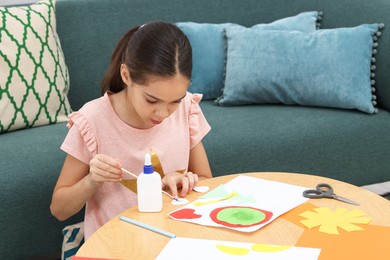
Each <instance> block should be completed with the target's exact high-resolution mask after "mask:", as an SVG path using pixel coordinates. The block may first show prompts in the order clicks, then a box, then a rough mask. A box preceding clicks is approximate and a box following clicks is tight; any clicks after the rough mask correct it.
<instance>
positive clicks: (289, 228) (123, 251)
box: [77, 172, 390, 259]
mask: <svg viewBox="0 0 390 260" xmlns="http://www.w3.org/2000/svg"><path fill="white" fill-rule="evenodd" d="M241 175H246V176H252V177H257V178H262V179H265V180H273V181H280V182H284V183H289V184H294V185H300V186H305V187H312V188H314V187H315V186H316V185H317V184H318V183H321V182H326V183H329V184H331V185H332V186H333V188H334V189H335V191H336V193H337V194H338V195H340V196H343V197H346V198H348V199H351V200H353V201H356V202H358V203H360V206H354V205H350V204H347V203H343V202H340V201H337V200H334V199H312V200H310V202H311V203H312V204H314V205H316V206H319V207H328V208H330V209H332V210H334V209H336V208H337V207H343V208H347V209H359V210H362V211H363V212H364V213H366V214H367V215H368V216H371V217H373V220H372V222H371V223H370V224H373V225H380V226H390V217H389V216H390V201H388V200H386V199H384V198H382V197H380V196H378V195H376V194H374V193H372V192H369V191H367V190H364V189H362V188H359V187H357V186H354V185H351V184H347V183H345V182H341V181H337V180H334V179H329V178H324V177H319V176H314V175H306V174H296V173H282V172H256V173H245V174H241ZM237 176H238V175H237V174H234V175H226V176H222V177H216V178H212V179H208V180H204V181H201V182H200V183H199V185H207V186H209V187H210V190H211V189H213V188H215V187H217V186H218V185H220V184H224V183H226V182H228V181H229V180H231V179H233V178H234V177H237ZM201 195H202V194H201V193H196V192H192V193H190V194H189V195H187V197H186V198H187V199H188V200H189V201H194V200H196V199H197V198H198V197H199V196H201ZM163 200H164V201H163V203H164V206H163V211H162V212H159V213H140V212H138V209H137V207H133V208H130V209H128V210H126V211H124V212H123V213H121V214H119V215H122V216H126V217H129V218H132V219H135V220H138V221H140V222H143V223H146V224H149V225H152V226H155V227H158V228H161V229H163V230H166V231H169V232H171V233H174V234H176V236H178V237H189V238H201V239H214V240H225V241H237V242H250V243H263V244H278V245H290V246H293V245H295V244H296V242H297V240H298V239H299V237H300V236H301V234H302V232H303V230H302V228H299V227H298V226H296V225H293V224H291V223H290V222H288V221H287V220H284V219H283V218H277V219H275V220H274V221H273V222H271V223H270V224H268V225H267V226H265V227H263V228H261V229H259V230H257V231H255V232H251V233H244V232H238V231H233V230H229V229H226V228H217V227H206V226H201V225H197V224H193V223H187V222H182V221H177V220H173V219H171V218H169V217H168V215H167V214H168V213H169V212H171V211H173V210H175V209H178V208H179V207H181V206H173V205H172V204H171V199H170V198H168V197H167V196H163ZM119 215H118V216H119ZM169 239H170V238H169V237H166V236H163V235H161V234H157V233H155V232H152V231H149V230H146V229H144V228H140V227H138V226H135V225H132V224H129V223H126V222H124V221H121V220H120V219H119V218H118V217H115V218H113V219H111V220H110V221H109V222H107V223H106V224H105V225H104V226H102V227H101V228H100V229H99V230H98V231H97V232H95V233H94V234H93V235H92V236H91V237H90V238H89V239H88V240H87V241H86V242H85V243H84V245H83V246H82V247H81V248H80V249H79V251H78V252H77V256H84V257H101V258H111V259H155V258H156V257H157V256H158V254H159V253H160V251H161V250H162V249H163V248H164V246H165V245H166V244H167V243H168V241H169Z"/></svg>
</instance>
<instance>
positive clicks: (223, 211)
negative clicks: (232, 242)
mask: <svg viewBox="0 0 390 260" xmlns="http://www.w3.org/2000/svg"><path fill="white" fill-rule="evenodd" d="M210 217H211V219H212V220H213V221H214V222H215V223H218V224H221V225H224V226H227V227H237V228H239V227H251V226H255V225H258V224H262V223H265V222H266V221H268V220H269V219H270V218H271V217H272V212H269V211H266V210H261V209H255V208H251V207H241V206H230V207H223V208H217V209H214V210H213V211H211V213H210Z"/></svg>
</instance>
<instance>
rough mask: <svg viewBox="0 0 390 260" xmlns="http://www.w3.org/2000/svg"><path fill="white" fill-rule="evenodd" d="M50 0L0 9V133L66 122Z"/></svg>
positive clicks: (63, 70)
mask: <svg viewBox="0 0 390 260" xmlns="http://www.w3.org/2000/svg"><path fill="white" fill-rule="evenodd" d="M54 8H55V1H54V0H42V1H40V2H38V3H35V4H32V5H30V6H18V7H0V39H1V40H0V132H7V131H12V130H16V129H20V128H26V127H35V126H39V125H47V124H52V123H57V122H63V121H66V120H67V115H68V114H69V112H70V110H71V109H70V105H69V102H68V98H67V93H68V89H69V76H68V70H67V67H66V65H65V59H64V55H63V53H62V49H61V44H60V41H59V38H58V35H57V31H56V17H55V9H54Z"/></svg>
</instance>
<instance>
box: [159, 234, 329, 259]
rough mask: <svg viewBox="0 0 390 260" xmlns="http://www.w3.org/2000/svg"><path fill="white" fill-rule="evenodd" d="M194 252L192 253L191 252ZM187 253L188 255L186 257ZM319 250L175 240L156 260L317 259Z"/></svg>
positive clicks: (192, 239)
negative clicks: (179, 258) (179, 257)
mask: <svg viewBox="0 0 390 260" xmlns="http://www.w3.org/2000/svg"><path fill="white" fill-rule="evenodd" d="M194 249H195V250H194ZM188 252H190V253H188ZM320 252H321V250H320V249H318V248H305V247H294V246H280V245H266V244H256V243H241V242H230V241H218V240H206V239H194V238H175V239H171V240H170V241H169V242H168V244H167V245H166V246H165V247H164V249H163V250H162V251H161V253H160V255H159V256H158V257H157V259H159V260H164V259H166V260H172V259H177V257H178V256H183V259H184V258H185V259H186V260H188V259H195V260H199V259H224V260H225V259H273V260H278V259H283V260H285V259H299V260H302V259H305V260H311V259H318V256H319V254H320Z"/></svg>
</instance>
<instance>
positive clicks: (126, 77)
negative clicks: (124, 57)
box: [120, 63, 131, 86]
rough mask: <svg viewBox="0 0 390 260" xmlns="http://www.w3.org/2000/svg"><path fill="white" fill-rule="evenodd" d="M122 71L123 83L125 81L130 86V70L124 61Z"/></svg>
mask: <svg viewBox="0 0 390 260" xmlns="http://www.w3.org/2000/svg"><path fill="white" fill-rule="evenodd" d="M120 73H121V78H122V81H123V83H125V84H126V86H130V84H131V78H130V72H129V70H128V69H127V66H126V64H123V63H122V64H121V68H120Z"/></svg>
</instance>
